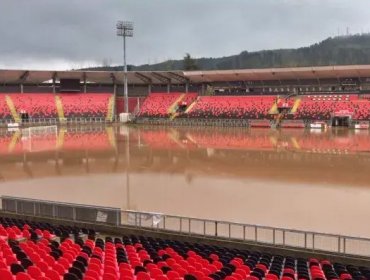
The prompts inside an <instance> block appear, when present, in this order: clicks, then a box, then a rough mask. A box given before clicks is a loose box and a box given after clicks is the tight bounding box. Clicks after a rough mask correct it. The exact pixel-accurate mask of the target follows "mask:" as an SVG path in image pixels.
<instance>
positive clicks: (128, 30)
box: [116, 21, 134, 113]
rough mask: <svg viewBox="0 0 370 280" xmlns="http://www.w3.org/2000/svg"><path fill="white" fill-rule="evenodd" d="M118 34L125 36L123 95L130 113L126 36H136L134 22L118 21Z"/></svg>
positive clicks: (126, 109) (126, 111) (126, 110)
mask: <svg viewBox="0 0 370 280" xmlns="http://www.w3.org/2000/svg"><path fill="white" fill-rule="evenodd" d="M116 29H117V36H119V37H123V95H124V100H125V113H128V88H127V64H126V37H133V36H134V24H133V23H132V22H130V21H118V22H117V25H116Z"/></svg>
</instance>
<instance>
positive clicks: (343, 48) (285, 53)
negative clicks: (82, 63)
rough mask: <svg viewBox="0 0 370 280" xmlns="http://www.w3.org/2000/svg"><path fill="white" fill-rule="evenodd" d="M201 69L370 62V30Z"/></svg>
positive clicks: (203, 62) (171, 66) (209, 61)
mask: <svg viewBox="0 0 370 280" xmlns="http://www.w3.org/2000/svg"><path fill="white" fill-rule="evenodd" d="M195 62H196V64H197V66H198V68H199V69H200V70H225V69H247V68H272V67H301V66H324V65H351V64H352V65H353V64H370V34H363V35H351V36H339V37H334V38H328V39H326V40H324V41H322V42H320V43H317V44H314V45H311V46H309V47H303V48H298V49H278V50H263V51H258V52H248V51H243V52H241V53H240V54H238V55H232V56H226V57H220V58H199V59H195ZM120 69H121V68H120V67H96V68H90V69H89V70H110V71H112V70H113V71H115V70H120ZM129 70H137V71H148V70H149V71H155V70H183V60H168V61H165V62H162V63H157V64H151V65H148V64H145V65H140V66H129Z"/></svg>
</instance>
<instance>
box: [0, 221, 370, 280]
mask: <svg viewBox="0 0 370 280" xmlns="http://www.w3.org/2000/svg"><path fill="white" fill-rule="evenodd" d="M0 221H1V225H0V279H1V280H22V279H23V280H24V279H27V280H63V279H68V280H69V279H83V280H91V279H93V280H212V279H213V280H263V279H268V280H296V279H300V280H316V279H328V280H334V279H340V280H346V279H369V278H370V269H369V268H367V267H365V266H362V267H356V266H352V265H344V264H341V263H335V264H331V262H330V261H328V260H321V261H319V260H317V259H314V258H311V259H308V260H307V259H304V258H294V257H290V256H285V257H283V256H280V255H272V254H269V253H261V252H256V251H249V250H246V249H231V248H226V247H219V246H214V245H207V244H200V243H196V244H191V243H189V242H180V241H171V240H167V239H166V240H163V239H160V238H156V239H154V238H151V237H142V236H141V237H136V236H130V237H127V236H123V238H122V239H121V238H114V239H113V238H111V237H109V236H107V237H106V238H105V241H104V240H103V239H101V238H97V239H95V232H93V231H91V230H86V232H88V234H89V235H88V236H89V239H85V240H83V239H82V238H80V237H75V239H70V238H69V237H67V236H68V235H69V234H70V233H71V231H73V232H74V233H76V234H79V233H82V232H83V231H81V229H78V228H69V229H67V228H66V227H63V228H62V226H60V227H54V226H52V225H50V224H46V223H43V224H41V223H36V222H32V224H31V225H29V224H28V223H27V222H25V221H23V220H22V221H21V220H15V219H9V218H2V217H0ZM36 224H37V225H39V226H40V227H43V228H45V227H46V228H49V229H50V230H47V229H43V230H41V229H39V228H37V227H35V225H36ZM62 230H63V231H64V234H60V235H58V236H64V237H65V238H66V239H63V241H62V242H58V241H56V240H55V238H56V236H55V235H54V234H53V231H59V233H61V232H62Z"/></svg>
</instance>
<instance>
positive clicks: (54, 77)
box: [52, 72, 57, 94]
mask: <svg viewBox="0 0 370 280" xmlns="http://www.w3.org/2000/svg"><path fill="white" fill-rule="evenodd" d="M52 80H53V93H54V94H55V93H56V92H57V90H56V86H55V83H56V81H57V72H54V74H53V77H52Z"/></svg>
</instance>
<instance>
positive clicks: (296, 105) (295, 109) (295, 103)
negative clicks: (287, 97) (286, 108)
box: [290, 98, 301, 114]
mask: <svg viewBox="0 0 370 280" xmlns="http://www.w3.org/2000/svg"><path fill="white" fill-rule="evenodd" d="M299 105H301V99H300V98H296V100H295V101H294V104H293V107H292V109H291V110H290V113H291V114H294V113H295V112H297V110H298V107H299Z"/></svg>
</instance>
